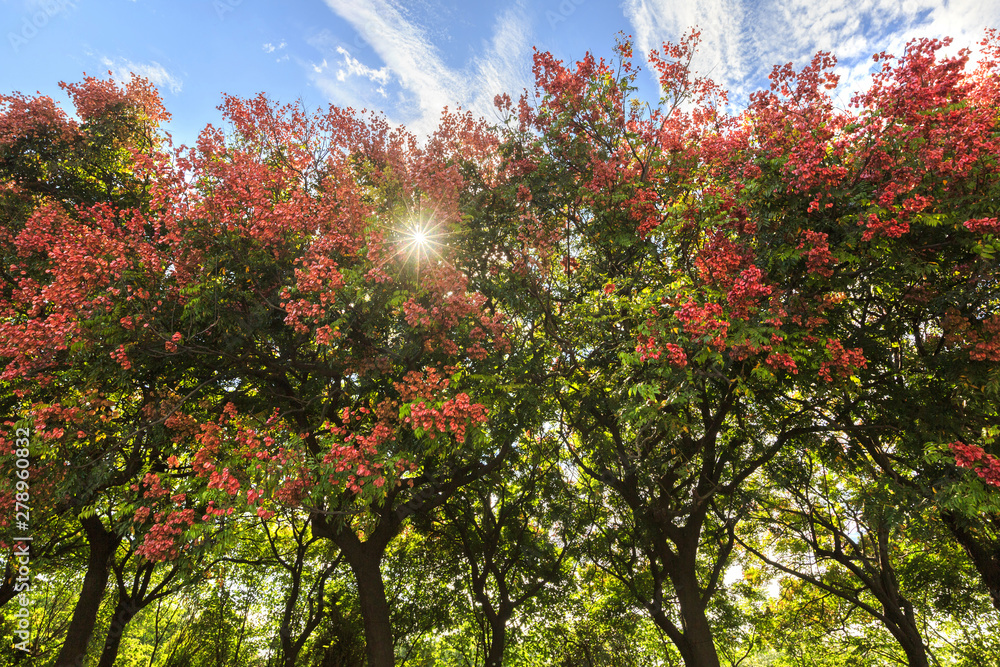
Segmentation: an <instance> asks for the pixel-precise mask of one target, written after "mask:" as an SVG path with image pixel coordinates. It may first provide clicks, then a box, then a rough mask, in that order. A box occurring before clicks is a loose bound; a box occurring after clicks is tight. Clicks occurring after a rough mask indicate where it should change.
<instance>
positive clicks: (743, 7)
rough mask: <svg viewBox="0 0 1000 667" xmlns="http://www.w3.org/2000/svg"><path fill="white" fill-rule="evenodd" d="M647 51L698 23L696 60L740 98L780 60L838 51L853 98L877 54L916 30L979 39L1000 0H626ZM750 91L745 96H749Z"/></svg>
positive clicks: (899, 47)
mask: <svg viewBox="0 0 1000 667" xmlns="http://www.w3.org/2000/svg"><path fill="white" fill-rule="evenodd" d="M623 7H624V11H625V15H626V17H627V18H628V19H629V20H630V22H631V23H632V26H633V29H634V31H635V35H636V45H637V47H638V49H639V50H640V51H641V52H647V51H648V50H649V49H650V48H655V47H657V46H659V45H660V44H661V43H662V42H663V41H677V40H678V39H679V38H680V37H681V35H682V34H684V33H685V32H686V30H687V29H688V28H689V27H691V26H694V25H698V26H699V27H700V29H701V31H702V43H701V47H700V52H699V55H698V56H697V57H696V59H695V68H696V69H697V70H698V71H699V72H701V73H705V74H709V75H710V76H712V77H713V78H714V79H716V80H717V81H718V82H719V83H721V84H722V85H724V86H725V87H727V88H729V89H730V90H731V91H732V93H733V94H734V98H735V99H736V100H737V101H745V97H746V95H747V94H749V92H750V91H752V90H754V89H756V88H758V87H759V86H761V85H766V76H767V74H768V73H769V72H770V70H771V68H772V67H773V66H774V65H783V64H784V63H787V62H794V63H795V65H796V67H802V66H803V65H805V64H807V63H808V61H809V60H810V59H811V57H812V56H813V55H814V54H815V53H816V51H820V50H822V51H831V52H833V54H834V55H836V56H837V58H838V60H839V62H840V65H841V66H840V68H839V73H840V74H841V77H842V78H841V84H842V88H843V93H841V96H840V98H841V99H840V101H841V102H842V103H843V104H846V103H847V99H848V98H849V93H850V92H851V91H855V90H858V89H860V88H863V87H865V86H866V85H867V82H868V76H869V72H870V67H871V65H872V61H871V55H872V54H873V53H876V52H880V51H887V52H889V53H894V54H897V55H900V54H902V52H903V49H904V47H905V44H906V42H907V41H909V39H911V38H913V37H918V36H919V37H944V36H951V37H954V38H955V43H956V47H955V49H953V50H956V49H957V45H959V44H960V45H963V46H971V45H973V44H974V43H975V42H976V41H978V39H979V38H980V37H981V34H982V27H983V26H987V25H992V24H996V23H997V22H998V20H1000V0H951V1H950V2H945V3H943V2H941V1H940V0H856V1H855V2H852V3H850V4H849V5H840V4H829V3H820V2H816V1H815V0H762V1H761V2H750V0H687V1H685V2H678V1H677V0H625V2H624V5H623ZM741 98H742V99H741Z"/></svg>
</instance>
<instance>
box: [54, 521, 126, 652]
mask: <svg viewBox="0 0 1000 667" xmlns="http://www.w3.org/2000/svg"><path fill="white" fill-rule="evenodd" d="M80 523H81V524H83V529H84V532H85V533H86V535H87V542H88V544H89V545H90V555H89V557H88V559H87V574H86V575H85V576H84V578H83V589H82V590H81V591H80V599H79V600H77V603H76V609H74V610H73V618H72V619H71V620H70V623H69V630H68V632H67V633H66V641H65V642H63V646H62V650H61V651H59V657H58V658H56V662H55V667H80V666H81V665H83V660H84V658H86V657H87V644H88V643H89V642H90V637H91V635H92V634H93V633H94V625H95V624H96V623H97V612H98V610H99V609H100V607H101V600H103V599H104V590H105V588H106V587H107V585H108V574H109V570H110V567H109V561H110V560H111V556H112V555H114V552H115V549H116V548H117V547H118V542H119V538H118V536H116V535H115V534H114V533H112V532H110V531H109V530H107V529H105V528H104V524H102V523H101V520H100V519H99V518H97V517H96V516H92V517H88V518H85V519H81V520H80Z"/></svg>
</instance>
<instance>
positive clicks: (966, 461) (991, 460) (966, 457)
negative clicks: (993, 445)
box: [948, 441, 1000, 487]
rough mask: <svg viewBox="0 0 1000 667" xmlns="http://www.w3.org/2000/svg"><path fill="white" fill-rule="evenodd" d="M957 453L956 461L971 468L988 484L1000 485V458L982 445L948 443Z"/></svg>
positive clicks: (963, 466) (964, 466) (954, 452)
mask: <svg viewBox="0 0 1000 667" xmlns="http://www.w3.org/2000/svg"><path fill="white" fill-rule="evenodd" d="M948 447H949V448H950V449H951V451H952V453H953V454H954V455H955V463H956V464H958V465H959V466H960V467H962V468H970V469H972V470H975V471H976V474H977V475H979V477H980V478H982V480H983V481H984V482H986V483H987V484H989V485H991V486H997V487H1000V459H998V458H997V457H995V456H993V455H991V454H987V453H986V452H985V451H983V448H982V447H978V446H976V445H966V444H964V443H962V442H959V441H955V442H953V443H951V444H949V445H948Z"/></svg>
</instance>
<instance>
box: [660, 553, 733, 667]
mask: <svg viewBox="0 0 1000 667" xmlns="http://www.w3.org/2000/svg"><path fill="white" fill-rule="evenodd" d="M694 543H695V544H696V545H697V543H698V540H697V538H695V540H694ZM686 551H690V553H685V552H684V551H681V552H680V554H679V557H678V558H677V559H676V561H675V563H674V565H675V567H674V568H673V569H672V570H671V571H669V572H668V576H669V577H670V581H671V583H672V584H673V586H674V591H675V592H676V593H677V605H678V608H679V610H680V614H681V622H682V623H683V639H682V641H681V643H680V644H679V645H678V646H677V648H678V649H679V650H680V652H681V657H682V658H684V665H685V667H720V663H719V654H718V652H716V650H715V639H714V637H713V636H712V627H711V625H709V622H708V617H707V616H705V604H704V603H703V602H702V599H701V588H700V586H699V585H698V575H697V571H696V560H695V559H696V552H697V549H696V548H695V549H688V550H686Z"/></svg>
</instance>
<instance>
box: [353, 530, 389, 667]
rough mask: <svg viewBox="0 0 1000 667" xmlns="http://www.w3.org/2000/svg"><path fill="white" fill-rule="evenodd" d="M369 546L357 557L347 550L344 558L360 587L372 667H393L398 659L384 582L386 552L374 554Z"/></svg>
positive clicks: (366, 645) (366, 648)
mask: <svg viewBox="0 0 1000 667" xmlns="http://www.w3.org/2000/svg"><path fill="white" fill-rule="evenodd" d="M365 546H367V545H362V548H361V549H360V550H359V551H360V553H359V557H357V558H355V557H352V555H351V554H348V553H347V552H346V551H345V553H344V556H345V557H346V558H347V562H348V564H349V565H350V566H351V571H352V572H354V578H355V580H356V581H357V584H358V601H359V603H360V606H361V618H362V619H364V623H365V652H366V653H367V655H368V667H393V666H394V665H395V663H396V656H395V651H394V650H393V642H392V622H391V620H390V617H389V602H388V600H386V597H385V586H384V584H383V583H382V570H381V564H382V552H381V551H378V552H377V553H374V551H375V550H374V549H365V548H363V547H365Z"/></svg>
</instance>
